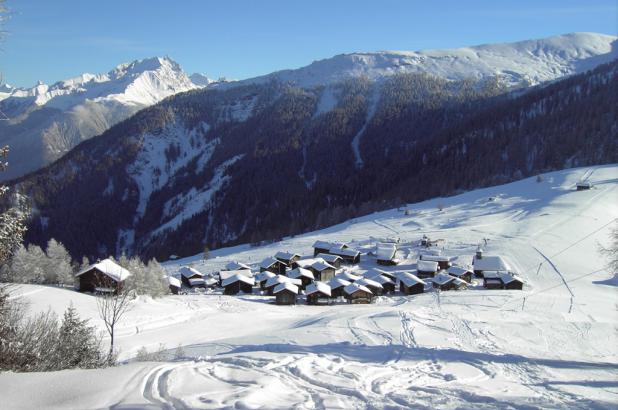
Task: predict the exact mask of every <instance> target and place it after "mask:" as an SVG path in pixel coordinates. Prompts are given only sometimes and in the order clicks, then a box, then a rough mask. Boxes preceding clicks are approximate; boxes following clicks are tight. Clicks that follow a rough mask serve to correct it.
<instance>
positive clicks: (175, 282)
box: [167, 276, 181, 295]
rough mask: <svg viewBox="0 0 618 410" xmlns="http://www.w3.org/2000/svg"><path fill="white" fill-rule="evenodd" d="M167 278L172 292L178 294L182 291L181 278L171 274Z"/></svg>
mask: <svg viewBox="0 0 618 410" xmlns="http://www.w3.org/2000/svg"><path fill="white" fill-rule="evenodd" d="M167 280H168V283H169V288H170V292H171V293H172V294H173V295H177V294H178V293H179V292H180V286H181V283H180V280H179V279H178V278H175V277H173V276H169V277H168V278H167Z"/></svg>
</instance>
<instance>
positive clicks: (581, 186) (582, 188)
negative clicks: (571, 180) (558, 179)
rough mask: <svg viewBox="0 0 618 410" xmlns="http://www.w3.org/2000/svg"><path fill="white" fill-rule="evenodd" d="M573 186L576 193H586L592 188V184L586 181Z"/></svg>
mask: <svg viewBox="0 0 618 410" xmlns="http://www.w3.org/2000/svg"><path fill="white" fill-rule="evenodd" d="M575 186H576V188H577V190H578V191H587V190H589V189H591V188H592V184H591V183H590V182H588V181H579V182H578V183H577V184H576V185H575Z"/></svg>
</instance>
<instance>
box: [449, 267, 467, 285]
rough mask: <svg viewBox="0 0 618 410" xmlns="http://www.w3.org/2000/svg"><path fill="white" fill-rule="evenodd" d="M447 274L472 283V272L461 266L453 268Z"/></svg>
mask: <svg viewBox="0 0 618 410" xmlns="http://www.w3.org/2000/svg"><path fill="white" fill-rule="evenodd" d="M446 273H448V274H449V275H451V276H454V277H456V278H459V279H462V280H465V281H466V282H468V283H470V282H471V281H472V271H471V270H470V269H466V268H462V267H461V266H451V267H450V268H448V269H447V270H446Z"/></svg>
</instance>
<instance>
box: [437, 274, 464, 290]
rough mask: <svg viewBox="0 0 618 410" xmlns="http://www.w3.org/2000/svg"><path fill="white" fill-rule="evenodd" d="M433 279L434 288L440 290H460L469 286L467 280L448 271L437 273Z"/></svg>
mask: <svg viewBox="0 0 618 410" xmlns="http://www.w3.org/2000/svg"><path fill="white" fill-rule="evenodd" d="M431 281H432V285H433V287H434V289H439V290H459V289H466V288H467V287H468V283H467V282H466V281H464V280H462V279H459V278H456V277H455V276H451V275H449V274H446V273H439V274H437V275H436V276H435V277H434V278H433V279H432V280H431Z"/></svg>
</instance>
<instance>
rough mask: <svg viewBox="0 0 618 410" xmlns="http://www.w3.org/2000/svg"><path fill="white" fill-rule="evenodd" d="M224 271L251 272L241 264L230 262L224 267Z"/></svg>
mask: <svg viewBox="0 0 618 410" xmlns="http://www.w3.org/2000/svg"><path fill="white" fill-rule="evenodd" d="M225 270H251V267H250V266H249V265H247V264H245V263H242V262H237V261H234V262H230V263H228V264H227V265H225Z"/></svg>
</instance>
